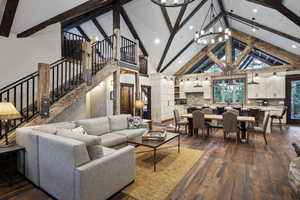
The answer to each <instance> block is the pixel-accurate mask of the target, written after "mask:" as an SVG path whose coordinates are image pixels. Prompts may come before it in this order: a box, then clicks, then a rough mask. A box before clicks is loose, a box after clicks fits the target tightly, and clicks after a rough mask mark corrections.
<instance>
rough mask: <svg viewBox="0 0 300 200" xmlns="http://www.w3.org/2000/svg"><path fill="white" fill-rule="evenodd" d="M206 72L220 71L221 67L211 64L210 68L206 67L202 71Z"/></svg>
mask: <svg viewBox="0 0 300 200" xmlns="http://www.w3.org/2000/svg"><path fill="white" fill-rule="evenodd" d="M208 72H222V69H221V68H220V67H219V66H218V65H213V66H211V67H210V68H208V69H207V70H206V71H204V73H208Z"/></svg>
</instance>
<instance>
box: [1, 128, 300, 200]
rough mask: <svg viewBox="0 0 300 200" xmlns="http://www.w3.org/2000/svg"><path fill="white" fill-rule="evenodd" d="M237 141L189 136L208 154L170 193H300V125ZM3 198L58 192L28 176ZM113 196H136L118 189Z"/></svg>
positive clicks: (190, 143)
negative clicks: (298, 171)
mask: <svg viewBox="0 0 300 200" xmlns="http://www.w3.org/2000/svg"><path fill="white" fill-rule="evenodd" d="M232 137H233V135H232ZM234 141H235V140H234V139H232V140H231V141H224V140H223V136H222V134H221V133H220V132H219V133H215V134H213V135H212V136H211V138H209V139H207V140H204V139H202V138H201V137H195V136H194V137H188V136H183V137H182V146H185V147H188V148H193V149H199V150H203V151H204V154H203V156H202V157H201V158H200V159H199V161H198V162H197V163H196V164H195V166H194V167H193V168H192V169H191V170H190V172H189V173H188V174H187V175H186V176H185V177H184V178H183V180H182V181H181V182H180V183H179V184H178V185H177V187H176V188H174V190H173V191H172V192H171V194H170V195H169V197H168V198H167V199H188V200H204V199H208V200H214V199H216V200H227V199H232V200H234V199H237V200H241V199H243V200H248V199H249V200H250V199H257V200H262V199H268V200H269V199H276V200H277V199H278V200H290V199H296V198H295V194H294V193H293V192H292V190H291V188H290V187H289V184H288V180H287V173H288V165H289V163H290V161H291V159H293V158H295V157H296V154H295V153H294V151H293V148H292V146H291V143H292V142H294V141H296V142H299V144H300V127H296V126H285V127H283V129H282V130H280V128H279V127H275V128H274V129H273V133H272V135H269V136H268V141H269V145H268V146H266V145H265V144H264V140H263V137H262V136H260V135H253V136H252V137H251V141H250V144H244V145H241V144H235V142H234ZM0 199H1V200H2V199H5V200H33V199H37V200H50V199H52V198H50V197H49V196H47V195H46V194H45V193H43V192H42V191H40V190H39V189H37V188H35V187H34V186H32V185H31V184H30V183H28V182H26V181H22V182H20V183H18V184H16V185H14V186H13V187H4V186H0ZM111 199H112V200H129V199H130V200H131V199H134V198H131V197H128V196H127V195H125V194H123V193H118V194H116V195H115V196H114V197H112V198H111Z"/></svg>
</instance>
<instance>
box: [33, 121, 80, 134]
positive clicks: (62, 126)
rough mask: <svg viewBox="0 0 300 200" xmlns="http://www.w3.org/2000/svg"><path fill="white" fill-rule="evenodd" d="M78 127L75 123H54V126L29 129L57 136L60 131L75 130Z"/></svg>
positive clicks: (47, 125) (46, 125) (48, 125)
mask: <svg viewBox="0 0 300 200" xmlns="http://www.w3.org/2000/svg"><path fill="white" fill-rule="evenodd" d="M75 127H76V124H75V123H73V122H61V123H52V124H45V125H40V126H32V127H29V128H32V129H33V130H36V131H41V132H43V133H49V134H52V135H54V134H56V132H57V131H58V130H59V129H73V128H75Z"/></svg>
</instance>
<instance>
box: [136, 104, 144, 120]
mask: <svg viewBox="0 0 300 200" xmlns="http://www.w3.org/2000/svg"><path fill="white" fill-rule="evenodd" d="M135 108H136V109H138V110H139V111H140V116H141V118H143V114H142V113H143V112H142V110H143V108H144V102H143V101H142V100H136V101H135Z"/></svg>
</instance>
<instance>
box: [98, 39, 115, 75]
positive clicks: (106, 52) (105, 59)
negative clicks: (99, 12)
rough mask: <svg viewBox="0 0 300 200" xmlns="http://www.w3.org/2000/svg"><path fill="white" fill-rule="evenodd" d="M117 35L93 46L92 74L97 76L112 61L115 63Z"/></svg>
mask: <svg viewBox="0 0 300 200" xmlns="http://www.w3.org/2000/svg"><path fill="white" fill-rule="evenodd" d="M115 38H116V36H115V35H111V36H109V37H108V38H106V39H104V40H102V41H98V42H95V43H94V44H92V74H93V75H94V74H96V73H97V72H98V71H100V70H101V69H102V68H103V67H105V66H106V65H107V64H109V63H110V62H112V61H115V60H116V58H115V55H114V54H115V53H114V46H115Z"/></svg>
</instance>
